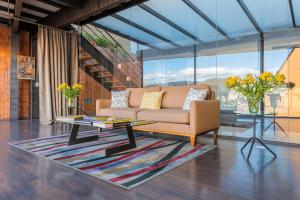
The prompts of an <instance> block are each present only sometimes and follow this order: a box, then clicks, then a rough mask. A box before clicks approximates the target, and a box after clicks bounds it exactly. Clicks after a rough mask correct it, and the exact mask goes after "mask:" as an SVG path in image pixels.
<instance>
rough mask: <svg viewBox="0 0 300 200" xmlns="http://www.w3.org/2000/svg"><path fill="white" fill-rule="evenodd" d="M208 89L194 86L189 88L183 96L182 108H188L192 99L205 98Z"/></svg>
mask: <svg viewBox="0 0 300 200" xmlns="http://www.w3.org/2000/svg"><path fill="white" fill-rule="evenodd" d="M207 92H208V90H207V89H205V90H197V89H194V88H191V89H190V91H189V92H188V94H187V95H186V97H185V101H184V104H183V107H182V109H183V110H190V105H191V102H192V101H203V100H205V98H206V96H207Z"/></svg>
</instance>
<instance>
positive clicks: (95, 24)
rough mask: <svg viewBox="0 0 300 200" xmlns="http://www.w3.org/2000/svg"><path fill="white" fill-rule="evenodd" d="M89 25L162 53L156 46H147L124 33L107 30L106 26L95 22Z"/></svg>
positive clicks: (145, 43)
mask: <svg viewBox="0 0 300 200" xmlns="http://www.w3.org/2000/svg"><path fill="white" fill-rule="evenodd" d="M91 24H92V25H94V26H96V27H98V28H101V29H103V30H106V31H109V32H111V33H113V34H116V35H118V36H121V37H123V38H126V39H128V40H131V41H133V42H136V43H138V44H141V45H144V46H147V47H150V48H152V49H155V50H157V51H164V50H163V49H161V48H158V47H156V46H153V45H151V44H149V43H147V42H144V41H141V40H139V39H136V38H134V37H131V36H130V35H127V34H124V33H121V32H119V31H116V30H113V29H111V28H108V27H106V26H104V25H101V24H98V23H96V22H92V23H91Z"/></svg>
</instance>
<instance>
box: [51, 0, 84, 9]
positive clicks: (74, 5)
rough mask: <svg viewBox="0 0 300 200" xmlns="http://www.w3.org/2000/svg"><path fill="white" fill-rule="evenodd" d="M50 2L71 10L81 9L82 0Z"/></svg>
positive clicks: (52, 0)
mask: <svg viewBox="0 0 300 200" xmlns="http://www.w3.org/2000/svg"><path fill="white" fill-rule="evenodd" d="M51 2H55V3H58V4H61V5H64V6H67V7H71V8H79V9H81V8H83V0H51Z"/></svg>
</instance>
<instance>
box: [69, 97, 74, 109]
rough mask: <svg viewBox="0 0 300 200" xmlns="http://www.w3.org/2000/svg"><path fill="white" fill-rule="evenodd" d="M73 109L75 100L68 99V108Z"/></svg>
mask: <svg viewBox="0 0 300 200" xmlns="http://www.w3.org/2000/svg"><path fill="white" fill-rule="evenodd" d="M72 107H73V99H72V98H68V108H72Z"/></svg>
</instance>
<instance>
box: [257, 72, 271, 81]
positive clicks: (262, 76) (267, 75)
mask: <svg viewBox="0 0 300 200" xmlns="http://www.w3.org/2000/svg"><path fill="white" fill-rule="evenodd" d="M259 78H260V79H261V80H263V81H272V80H273V74H272V73H271V72H264V73H262V74H260V75H259Z"/></svg>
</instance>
